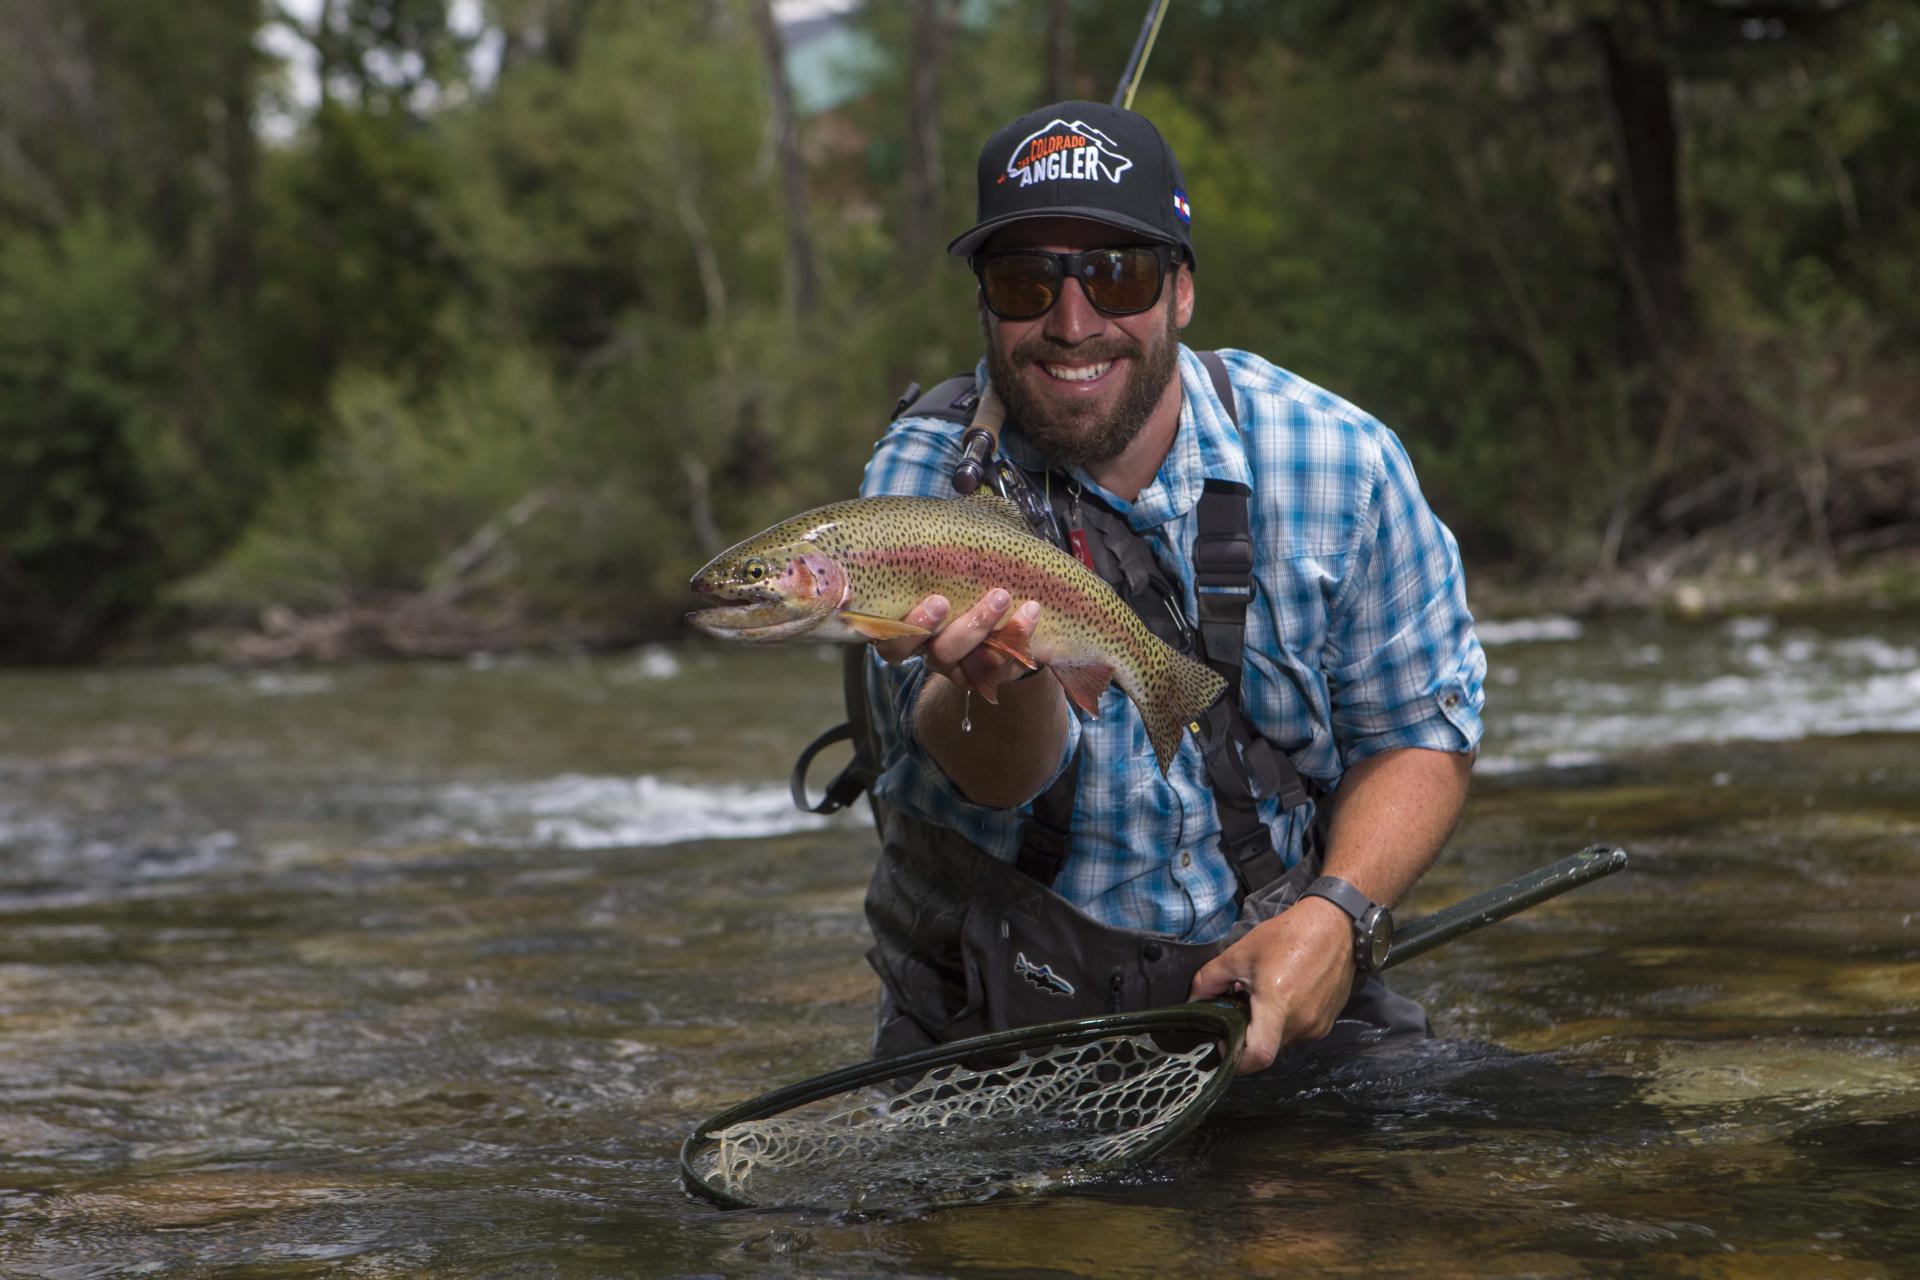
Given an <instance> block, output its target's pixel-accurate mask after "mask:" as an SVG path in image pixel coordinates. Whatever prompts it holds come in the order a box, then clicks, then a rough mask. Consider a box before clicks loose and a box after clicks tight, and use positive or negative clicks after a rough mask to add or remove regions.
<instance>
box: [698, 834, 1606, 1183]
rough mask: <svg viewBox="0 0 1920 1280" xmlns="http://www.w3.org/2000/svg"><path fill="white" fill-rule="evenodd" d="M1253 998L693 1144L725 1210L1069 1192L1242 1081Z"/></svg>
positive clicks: (843, 1090) (917, 1072)
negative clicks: (1238, 1075) (1238, 1073)
mask: <svg viewBox="0 0 1920 1280" xmlns="http://www.w3.org/2000/svg"><path fill="white" fill-rule="evenodd" d="M1626 865H1627V855H1626V851H1625V850H1623V849H1617V848H1609V847H1606V846H1602V845H1595V846H1593V847H1591V848H1588V849H1585V850H1582V851H1581V852H1580V853H1577V854H1574V855H1573V856H1572V857H1569V858H1563V859H1561V860H1560V861H1559V862H1556V863H1553V864H1552V865H1550V866H1547V867H1542V868H1540V869H1539V870H1537V871H1533V872H1530V873H1528V874H1527V875H1524V876H1521V877H1519V878H1518V879H1516V880H1511V881H1509V882H1507V883H1506V884H1503V885H1501V886H1499V887H1498V888H1495V889H1491V890H1489V891H1487V892H1485V893H1482V894H1479V895H1477V896H1475V897H1472V898H1469V899H1467V900H1466V901H1464V902H1459V903H1456V904H1454V905H1453V906H1451V907H1447V908H1445V909H1443V910H1441V911H1437V912H1435V913H1434V914H1432V915H1430V916H1426V917H1424V918H1422V919H1420V920H1417V921H1415V922H1414V923H1413V924H1411V925H1409V926H1407V927H1406V928H1404V929H1402V930H1401V931H1399V932H1398V933H1397V934H1396V936H1395V937H1394V941H1393V947H1392V950H1391V951H1390V952H1389V953H1388V955H1387V957H1386V958H1385V960H1384V961H1383V962H1382V964H1381V966H1380V967H1381V968H1387V967H1390V966H1392V965H1395V964H1398V963H1400V962H1401V961H1404V960H1411V959H1413V958H1414V957H1415V956H1419V955H1424V954H1425V953H1426V952H1428V951H1431V950H1432V949H1433V948H1435V947H1437V946H1439V945H1440V944H1441V943H1443V942H1449V941H1451V940H1453V939H1454V938H1458V937H1461V936H1463V935H1465V934H1468V933H1471V932H1473V931H1474V930H1476V929H1480V928H1483V927H1485V926H1486V925H1489V924H1492V923H1493V922H1495V921H1497V920H1502V919H1505V918H1506V917H1507V916H1510V915H1513V914H1514V913H1515V912H1518V911H1522V910H1525V909H1526V908H1528V907H1531V906H1534V905H1535V904H1537V903H1540V902H1544V901H1546V900H1547V899H1548V898H1551V897H1554V896H1556V895H1558V894H1561V893H1565V892H1566V891H1567V890H1569V889H1573V888H1575V887H1577V886H1579V885H1583V884H1586V883H1588V882H1590V881H1593V880H1597V879H1599V878H1601V877H1602V876H1607V875H1611V874H1612V873H1614V872H1616V871H1618V870H1620V869H1621V868H1623V867H1625V866H1626ZM1246 1027H1247V1011H1246V1005H1245V1003H1244V1000H1227V1001H1218V1000H1214V1001H1197V1002H1194V1003H1191V1004H1182V1005H1173V1006H1169V1007H1166V1008H1160V1009H1146V1010H1141V1011H1138V1012H1134V1013H1122V1014H1113V1015H1109V1016H1104V1017H1097V1018H1081V1019H1075V1020H1073V1021H1067V1022H1052V1023H1045V1024H1042V1025H1039V1026H1032V1027H1021V1028H1017V1029H1015V1030H1011V1031H1000V1032H995V1033H993V1034H991V1035H984V1036H976V1037H974V1038H972V1039H969V1040H961V1041H956V1042H954V1043H952V1044H946V1045H938V1046H935V1047H933V1048H930V1049H923V1050H920V1051H918V1052H915V1053H909V1054H904V1055H901V1056H899V1057H894V1058H885V1059H881V1060H878V1061H873V1062H866V1063H861V1064H859V1065H856V1066H851V1067H846V1068H843V1069H841V1070H839V1071H833V1072H829V1073H828V1074H826V1075H822V1076H816V1077H814V1078H813V1079H811V1080H804V1081H801V1082H800V1083H798V1084H793V1085H789V1086H787V1087H786V1088H783V1089H777V1090H775V1091H773V1092H772V1093H768V1094H764V1095H762V1096H761V1097H758V1098H755V1099H752V1100H751V1101H748V1102H743V1103H741V1104H740V1105H738V1106H735V1107H730V1108H728V1109H727V1110H725V1111H722V1112H721V1113H720V1114H718V1115H716V1116H714V1117H713V1118H712V1119H710V1120H708V1121H707V1122H706V1123H704V1124H702V1125H701V1126H700V1127H699V1128H697V1129H695V1130H694V1131H693V1132H692V1133H691V1134H690V1135H689V1136H688V1137H687V1139H686V1141H685V1143H683V1144H682V1146H681V1149H680V1173H681V1180H682V1182H683V1183H684V1185H685V1186H686V1188H687V1190H688V1191H689V1192H691V1193H692V1194H694V1195H698V1196H701V1197H703V1198H705V1199H707V1200H710V1201H712V1202H713V1203H715V1204H717V1205H720V1206H722V1207H723V1208H730V1209H742V1208H772V1207H787V1208H820V1209H837V1210H845V1209H854V1210H875V1209H889V1208H908V1207H921V1206H927V1205H941V1204H966V1203H972V1202H975V1201H979V1200H984V1199H988V1198H991V1197H993V1196H997V1195H1003V1194H1007V1193H1014V1192H1037V1191H1045V1190H1053V1189H1060V1188H1064V1187H1068V1186H1072V1185H1075V1184H1077V1183H1081V1182H1085V1181H1087V1180H1089V1179H1092V1178H1096V1177H1099V1176H1101V1175H1103V1174H1107V1173H1111V1172H1112V1171H1113V1170H1115V1169H1118V1168H1120V1167H1122V1166H1124V1165H1128V1164H1133V1163H1137V1162H1139V1161H1141V1160H1145V1159H1148V1158H1150V1157H1151V1156H1153V1155H1155V1154H1157V1153H1158V1152H1160V1151H1163V1150H1165V1149H1166V1148H1167V1147H1169V1146H1171V1145H1172V1144H1173V1143H1175V1142H1177V1141H1179V1140H1180V1139H1181V1138H1183V1137H1185V1136H1186V1135H1187V1134H1189V1133H1191V1132H1192V1131H1193V1129H1194V1127H1195V1126H1197V1125H1198V1124H1199V1123H1200V1122H1201V1121H1202V1120H1203V1119H1204V1118H1205V1117H1206V1115H1207V1113H1208V1112H1209V1111H1210V1110H1212V1108H1213V1106H1214V1104H1215V1103H1217V1102H1219V1100H1220V1099H1221V1098H1222V1097H1223V1096H1224V1095H1225V1093H1226V1091H1227V1088H1228V1086H1229V1085H1230V1084H1231V1083H1232V1082H1233V1078H1234V1069H1235V1067H1236V1066H1237V1065H1238V1062H1239V1058H1240V1050H1241V1047H1242V1043H1243V1040H1244V1038H1245V1034H1246Z"/></svg>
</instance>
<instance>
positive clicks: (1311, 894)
mask: <svg viewBox="0 0 1920 1280" xmlns="http://www.w3.org/2000/svg"><path fill="white" fill-rule="evenodd" d="M1300 896H1301V897H1303V898H1325V899H1326V900H1327V901H1328V902H1331V903H1332V904H1333V905H1334V906H1336V907H1338V908H1340V909H1341V910H1342V911H1344V912H1346V913H1347V915H1348V916H1349V917H1351V918H1352V920H1353V923H1354V924H1355V925H1358V924H1359V923H1360V922H1361V920H1363V919H1365V918H1366V914H1367V912H1369V911H1371V910H1373V909H1374V908H1375V907H1377V906H1379V905H1380V904H1379V903H1377V902H1375V901H1374V900H1373V899H1372V898H1369V897H1368V896H1367V895H1366V894H1364V893H1362V892H1360V890H1359V889H1358V888H1356V887H1355V886H1354V885H1352V884H1349V883H1348V882H1347V881H1345V880H1342V879H1341V878H1340V877H1339V876H1321V877H1320V878H1319V879H1318V880H1315V881H1314V882H1313V883H1312V884H1310V885H1308V886H1307V887H1306V890H1305V891H1304V892H1302V893H1301V895H1300Z"/></svg>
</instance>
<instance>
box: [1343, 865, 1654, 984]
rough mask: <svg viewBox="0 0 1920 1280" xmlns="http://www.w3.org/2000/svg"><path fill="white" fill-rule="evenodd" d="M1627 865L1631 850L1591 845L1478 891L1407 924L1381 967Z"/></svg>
mask: <svg viewBox="0 0 1920 1280" xmlns="http://www.w3.org/2000/svg"><path fill="white" fill-rule="evenodd" d="M1626 865H1627V851H1626V850H1625V849H1621V848H1618V847H1615V846H1612V845H1604V844H1596V845H1589V846H1587V847H1586V848H1585V849H1582V850H1581V851H1580V852H1578V853H1576V854H1573V855H1572V856H1570V857H1566V858H1562V859H1560V861H1558V862H1556V863H1553V864H1552V865H1551V866H1545V867H1541V868H1540V869H1539V870H1537V871H1529V872H1528V873H1527V874H1526V875H1523V876H1520V877H1518V878H1517V879H1513V880H1509V881H1507V882H1506V883H1505V884H1503V885H1498V886H1496V887H1494V888H1492V889H1489V890H1487V891H1486V892H1485V893H1477V894H1475V895H1474V896H1473V897H1471V898H1468V899H1466V900H1465V901H1464V902H1456V903H1454V904H1453V905H1452V906H1450V907H1443V908H1441V909H1440V910H1438V911H1436V912H1434V913H1433V914H1432V915H1430V916H1422V917H1420V919H1418V920H1416V921H1414V922H1413V923H1412V924H1410V925H1408V926H1407V927H1406V928H1405V929H1403V930H1399V931H1397V932H1396V933H1395V934H1394V938H1393V945H1392V946H1391V947H1390V948H1388V950H1387V958H1386V959H1385V960H1384V961H1382V962H1381V964H1380V967H1381V968H1382V969H1389V968H1392V967H1393V966H1394V965H1396V964H1399V963H1400V962H1401V961H1402V960H1412V959H1413V958H1414V957H1416V956H1423V955H1425V954H1426V953H1427V952H1429V951H1431V950H1433V949H1434V948H1435V947H1437V946H1439V945H1440V944H1441V943H1443V942H1451V941H1453V940H1454V939H1455V938H1458V937H1460V936H1461V935H1462V934H1467V933H1472V932H1473V931H1474V930H1476V929H1484V928H1485V927H1486V926H1488V925H1490V924H1492V923H1494V922H1495V921H1496V920H1505V919H1506V918H1507V917H1508V916H1510V915H1513V914H1515V913H1516V912H1520V911H1525V910H1526V909H1527V908H1528V907H1532V906H1537V905H1539V904H1540V903H1542V902H1545V901H1546V900H1547V899H1548V898H1557V897H1559V896H1560V895H1561V894H1563V893H1565V892H1566V891H1567V890H1569V889H1577V888H1579V887H1580V886H1581V885H1583V884H1589V883H1591V882H1593V881H1595V880H1598V879H1600V878H1601V877H1602V876H1610V875H1612V874H1613V873H1614V872H1616V871H1619V870H1621V869H1623V868H1624V867H1625V866H1626Z"/></svg>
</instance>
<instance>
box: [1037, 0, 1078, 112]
mask: <svg viewBox="0 0 1920 1280" xmlns="http://www.w3.org/2000/svg"><path fill="white" fill-rule="evenodd" d="M1040 96H1041V97H1042V98H1044V99H1045V100H1046V101H1048V102H1060V101H1062V100H1063V99H1066V98H1070V97H1072V96H1073V0H1050V3H1049V4H1048V5H1047V69H1046V72H1045V74H1044V75H1043V76H1042V78H1041V83H1040Z"/></svg>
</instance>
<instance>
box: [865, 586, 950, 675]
mask: <svg viewBox="0 0 1920 1280" xmlns="http://www.w3.org/2000/svg"><path fill="white" fill-rule="evenodd" d="M951 612H953V606H952V605H950V604H948V603H947V598H946V597H945V596H928V597H927V598H926V599H925V600H922V601H921V602H920V603H919V604H917V605H915V606H913V608H912V609H911V610H909V611H908V613H907V616H906V617H904V618H902V619H901V621H902V622H911V623H912V624H913V625H914V626H916V627H925V628H926V629H927V630H928V631H933V632H937V631H939V630H940V624H941V623H943V622H945V621H946V620H947V615H948V614H949V613H951ZM932 639H933V637H932V636H901V637H900V638H899V639H897V640H881V641H879V642H877V643H876V644H875V645H874V646H873V651H874V652H875V653H877V654H879V655H880V657H881V659H882V660H883V661H886V662H905V661H906V660H907V659H908V658H911V657H912V656H913V655H914V654H916V653H918V652H920V650H921V649H922V648H924V647H925V646H926V644H927V643H928V642H929V641H930V640H932Z"/></svg>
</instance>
